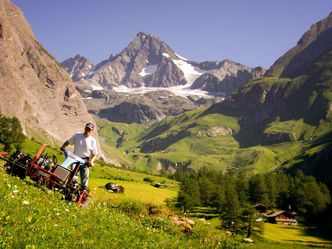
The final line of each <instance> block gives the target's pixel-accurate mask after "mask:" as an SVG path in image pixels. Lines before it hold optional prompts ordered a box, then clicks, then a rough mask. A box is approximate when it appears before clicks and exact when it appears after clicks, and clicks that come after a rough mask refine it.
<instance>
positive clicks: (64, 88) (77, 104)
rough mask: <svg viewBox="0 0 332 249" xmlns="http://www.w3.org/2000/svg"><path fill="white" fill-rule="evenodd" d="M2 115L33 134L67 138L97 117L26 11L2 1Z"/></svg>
mask: <svg viewBox="0 0 332 249" xmlns="http://www.w3.org/2000/svg"><path fill="white" fill-rule="evenodd" d="M0 27H1V32H0V33H1V34H0V53H1V57H0V88H1V90H0V113H2V114H3V115H7V116H17V117H18V118H19V120H20V121H21V123H22V126H23V129H24V132H25V133H26V134H28V135H29V136H37V135H36V134H40V133H43V134H45V135H46V136H49V137H50V138H53V139H56V140H60V141H64V140H65V139H66V138H68V136H70V135H72V133H73V132H76V131H77V129H78V127H81V126H82V125H84V123H85V122H87V121H91V116H90V115H89V114H88V113H87V110H86V108H85V105H84V103H83V101H82V98H81V96H80V95H79V93H78V92H77V91H76V89H75V87H74V85H73V83H72V81H71V79H70V77H69V75H68V73H67V72H66V71H65V70H64V69H63V68H62V67H61V66H60V65H59V64H58V63H57V62H56V60H55V59H54V58H53V57H52V56H51V55H49V54H48V52H47V51H46V50H45V49H44V48H43V47H42V46H41V45H40V44H39V43H38V41H37V40H36V39H35V37H34V35H33V33H32V30H31V28H30V26H29V24H28V23H27V21H26V20H25V18H24V16H23V14H22V12H21V11H20V10H19V9H18V8H17V7H16V6H15V5H14V4H12V3H11V2H10V1H8V0H3V1H0Z"/></svg>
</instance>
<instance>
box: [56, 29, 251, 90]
mask: <svg viewBox="0 0 332 249" xmlns="http://www.w3.org/2000/svg"><path fill="white" fill-rule="evenodd" d="M75 58H76V59H77V60H78V61H77V62H73V59H74V60H75ZM86 61H88V60H87V59H82V57H80V56H75V57H74V58H71V59H68V60H66V61H64V62H63V63H62V64H63V66H64V67H65V68H66V69H67V71H68V72H70V73H71V74H72V75H73V80H74V81H78V82H77V83H78V84H80V83H84V84H85V86H86V85H88V84H92V85H93V86H94V88H96V87H103V88H105V89H113V90H115V91H119V92H131V93H142V92H143V93H144V92H147V91H153V90H154V88H167V89H169V90H170V91H172V92H175V93H176V92H179V91H180V92H182V94H187V95H191V94H194V95H204V94H206V91H212V92H216V91H217V90H218V91H219V90H220V89H222V87H219V86H218V85H222V80H224V79H225V78H227V77H228V78H229V77H231V78H232V82H233V81H235V82H236V81H237V77H240V78H239V80H240V81H241V84H235V85H236V86H237V87H238V86H239V85H243V84H245V83H246V82H248V81H249V80H251V79H253V78H255V77H254V76H253V73H254V71H255V70H254V68H251V67H248V66H244V65H241V64H239V63H235V62H232V61H230V60H224V61H220V62H208V61H207V62H202V63H197V62H193V61H190V60H188V59H186V58H184V57H182V56H180V55H178V54H176V53H175V52H174V51H173V50H172V49H171V48H170V47H169V46H168V45H167V44H166V43H164V42H163V41H161V40H160V39H159V38H158V37H157V36H155V35H150V34H145V33H143V32H140V33H138V34H137V35H136V37H135V38H134V40H133V41H132V42H130V43H129V45H128V46H127V47H126V48H125V49H123V50H122V51H121V53H119V54H117V55H116V56H111V57H110V58H109V59H107V60H104V61H102V62H101V63H99V64H97V65H95V66H92V65H91V63H87V62H86ZM68 62H70V63H68ZM80 68H82V71H80V70H79V69H80ZM74 72H75V73H74ZM205 74H209V75H213V76H214V77H216V79H217V80H215V81H212V82H211V81H206V82H205V81H204V79H210V78H211V77H208V76H205V77H202V76H204V75H205ZM244 74H245V75H246V77H243V76H244ZM197 79H199V82H198V83H197V82H196V83H195V81H196V80H197ZM213 82H215V83H213ZM228 82H229V80H228ZM207 84H208V85H209V87H207ZM211 84H212V85H213V84H217V86H211ZM192 86H193V87H192ZM193 88H195V89H196V90H195V91H192V89H193ZM200 89H204V90H205V91H202V92H200V91H199V90H200ZM91 90H93V89H91ZM180 95H181V94H180Z"/></svg>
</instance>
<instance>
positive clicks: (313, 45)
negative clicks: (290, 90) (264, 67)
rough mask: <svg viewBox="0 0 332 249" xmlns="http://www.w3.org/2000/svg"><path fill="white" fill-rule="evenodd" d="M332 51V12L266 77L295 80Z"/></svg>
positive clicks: (284, 56)
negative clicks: (322, 56)
mask: <svg viewBox="0 0 332 249" xmlns="http://www.w3.org/2000/svg"><path fill="white" fill-rule="evenodd" d="M330 49H332V12H331V13H330V15H329V16H328V17H326V18H325V19H323V20H321V21H319V22H317V23H315V24H313V25H312V26H311V27H310V29H309V30H308V31H307V32H306V33H305V34H304V35H303V36H302V37H301V39H300V40H299V41H298V43H297V44H296V46H295V47H293V48H291V49H290V50H288V52H287V53H286V54H284V55H283V56H282V57H280V58H279V59H278V60H277V61H276V62H275V63H274V64H273V66H272V67H271V68H270V70H269V71H268V72H267V74H266V76H277V77H279V76H280V77H286V78H295V77H297V76H299V75H302V74H305V73H306V72H307V71H308V70H310V69H311V68H312V66H313V64H314V63H315V62H316V61H317V60H318V59H319V57H320V56H321V55H323V54H324V53H326V52H327V51H329V50H330Z"/></svg>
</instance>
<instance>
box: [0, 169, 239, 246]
mask: <svg viewBox="0 0 332 249" xmlns="http://www.w3.org/2000/svg"><path fill="white" fill-rule="evenodd" d="M134 209H135V207H134ZM0 210H1V211H0V248H81V247H82V248H188V247H189V248H218V247H221V246H219V244H220V243H221V244H220V245H223V244H225V243H229V244H231V243H232V241H231V239H227V238H226V236H225V235H224V234H222V233H219V234H216V233H211V232H210V231H209V230H208V229H206V228H203V227H201V228H197V230H196V231H195V232H194V233H193V234H192V235H189V236H188V235H185V234H183V233H182V232H181V231H180V229H179V228H177V227H175V226H174V225H172V224H171V222H170V221H169V220H168V219H167V217H163V216H145V217H143V216H138V215H133V216H132V215H127V214H126V213H124V212H123V211H121V210H126V209H125V208H122V209H121V206H117V205H116V204H114V203H113V204H112V203H106V202H104V203H103V204H101V203H94V204H91V205H90V206H89V207H88V208H80V207H79V206H77V205H74V204H73V203H67V202H65V201H60V195H58V194H57V193H53V192H47V193H46V192H44V191H40V190H39V189H37V188H35V187H34V186H32V183H31V182H30V181H27V180H25V181H22V180H19V179H18V178H14V177H11V176H8V175H6V174H5V173H4V171H3V169H2V166H1V169H0ZM218 243H219V244H218Z"/></svg>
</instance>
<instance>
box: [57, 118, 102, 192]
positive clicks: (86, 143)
mask: <svg viewBox="0 0 332 249" xmlns="http://www.w3.org/2000/svg"><path fill="white" fill-rule="evenodd" d="M93 131H94V125H93V124H92V123H87V124H86V125H85V129H84V133H76V134H75V135H74V136H72V137H71V138H70V139H68V140H67V141H66V142H65V143H64V144H63V145H62V146H61V148H60V149H61V150H64V149H65V148H66V147H67V146H68V145H69V144H71V145H72V144H73V145H74V154H75V155H77V156H79V157H80V158H82V159H84V160H85V161H86V163H85V164H83V165H81V167H80V175H81V185H82V188H87V187H88V181H89V167H92V166H93V164H94V161H95V160H96V157H97V153H98V151H97V142H96V140H95V139H94V138H93V137H92V133H93Z"/></svg>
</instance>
